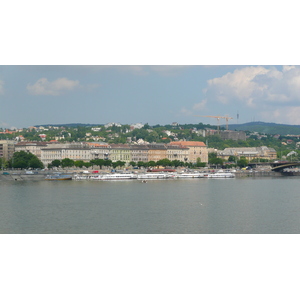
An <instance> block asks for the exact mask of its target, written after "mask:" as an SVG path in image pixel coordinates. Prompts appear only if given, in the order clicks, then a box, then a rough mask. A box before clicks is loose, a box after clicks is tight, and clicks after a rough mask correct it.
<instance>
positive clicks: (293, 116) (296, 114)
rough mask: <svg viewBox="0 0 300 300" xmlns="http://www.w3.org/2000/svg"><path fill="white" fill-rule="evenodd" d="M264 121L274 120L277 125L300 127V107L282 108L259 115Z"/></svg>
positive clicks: (262, 112)
mask: <svg viewBox="0 0 300 300" xmlns="http://www.w3.org/2000/svg"><path fill="white" fill-rule="evenodd" d="M259 116H260V117H261V118H262V120H272V121H276V123H282V124H286V123H288V124H293V125H300V106H289V107H280V108H275V109H272V110H265V111H261V112H260V113H259Z"/></svg>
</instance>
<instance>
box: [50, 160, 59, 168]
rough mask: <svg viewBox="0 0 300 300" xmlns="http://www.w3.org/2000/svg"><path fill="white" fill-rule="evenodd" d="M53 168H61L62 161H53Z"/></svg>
mask: <svg viewBox="0 0 300 300" xmlns="http://www.w3.org/2000/svg"><path fill="white" fill-rule="evenodd" d="M51 166H52V167H57V168H58V167H59V166H61V161H60V160H59V159H55V160H53V161H52V163H51Z"/></svg>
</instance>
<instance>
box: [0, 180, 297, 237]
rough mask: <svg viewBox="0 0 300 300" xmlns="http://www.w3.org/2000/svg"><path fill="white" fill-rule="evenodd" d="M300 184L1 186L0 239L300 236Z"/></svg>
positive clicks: (207, 182) (203, 182) (67, 183)
mask: <svg viewBox="0 0 300 300" xmlns="http://www.w3.org/2000/svg"><path fill="white" fill-rule="evenodd" d="M299 179H300V178H299V177H288V178H285V177H284V178H282V177H280V178H239V179H238V178H237V179H176V180H174V179H172V180H153V181H150V180H149V181H148V182H147V183H142V182H140V181H137V180H131V181H130V180H129V181H111V182H102V181H101V182H94V181H93V182H91V181H64V182H60V181H55V182H48V181H2V182H0V188H1V200H0V233H52V234H56V233H64V234H68V233H91V234H107V233H109V234H124V233H125V234H134V233H139V234H162V233H164V234H165V233H169V234H186V233H188V234H201V233H202V234H224V233H239V234H245V233H253V234H257V233H300V201H299V198H298V196H297V195H298V194H299V190H300V186H299V185H298V183H299Z"/></svg>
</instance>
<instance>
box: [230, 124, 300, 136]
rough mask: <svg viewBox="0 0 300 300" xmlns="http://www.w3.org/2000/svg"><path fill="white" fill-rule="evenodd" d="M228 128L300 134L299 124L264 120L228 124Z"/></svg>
mask: <svg viewBox="0 0 300 300" xmlns="http://www.w3.org/2000/svg"><path fill="white" fill-rule="evenodd" d="M228 129H229V130H242V131H254V132H259V133H266V134H280V135H287V134H297V135H298V134H300V125H286V124H276V123H265V122H250V123H244V124H231V125H230V124H229V125H228Z"/></svg>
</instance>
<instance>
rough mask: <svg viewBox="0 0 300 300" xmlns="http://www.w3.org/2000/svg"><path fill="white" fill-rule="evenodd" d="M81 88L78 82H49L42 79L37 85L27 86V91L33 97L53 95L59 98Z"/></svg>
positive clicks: (63, 80) (67, 80)
mask: <svg viewBox="0 0 300 300" xmlns="http://www.w3.org/2000/svg"><path fill="white" fill-rule="evenodd" d="M78 86H79V81H78V80H69V79H67V78H58V79H56V80H54V81H52V82H49V81H48V79H47V78H40V79H39V80H38V81H37V82H36V83H35V84H33V85H30V84H28V85H27V90H28V92H29V93H30V94H32V95H51V96H58V95H61V94H62V93H63V92H65V91H71V90H73V89H74V88H76V87H78Z"/></svg>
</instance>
